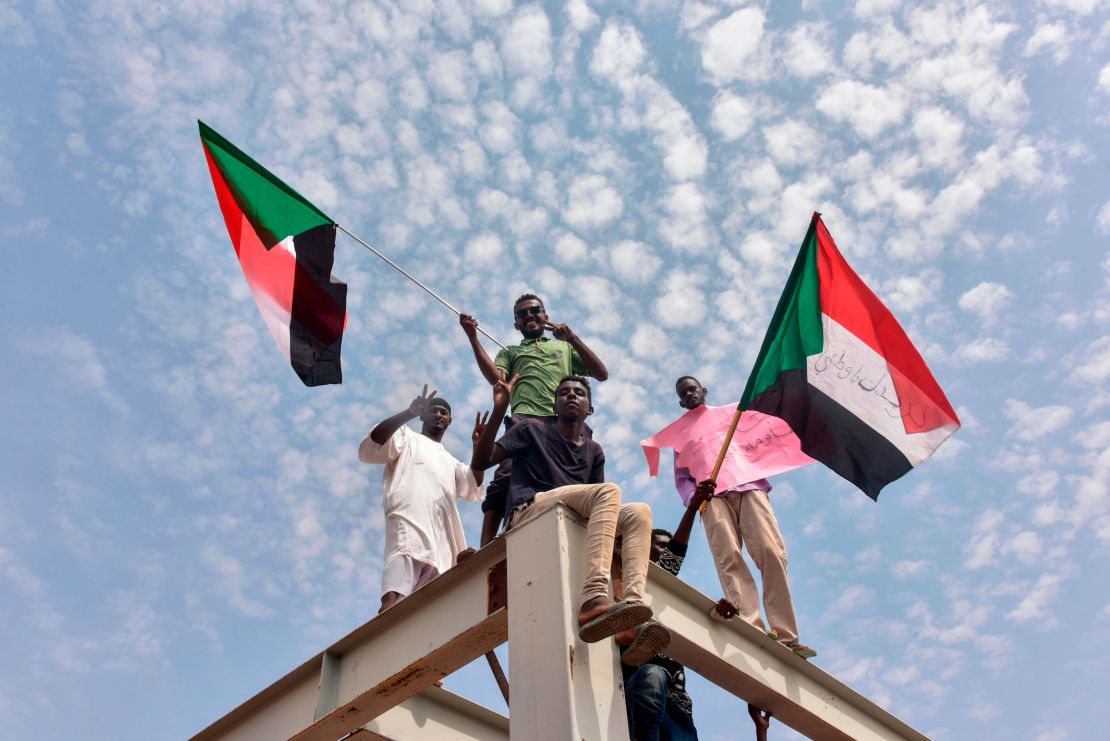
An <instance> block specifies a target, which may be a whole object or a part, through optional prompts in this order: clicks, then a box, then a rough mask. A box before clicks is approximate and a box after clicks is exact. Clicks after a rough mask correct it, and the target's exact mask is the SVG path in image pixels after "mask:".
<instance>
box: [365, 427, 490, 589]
mask: <svg viewBox="0 0 1110 741" xmlns="http://www.w3.org/2000/svg"><path fill="white" fill-rule="evenodd" d="M358 458H359V460H360V461H362V462H363V463H384V464H385V475H384V477H383V481H382V488H383V490H384V495H383V497H382V504H383V505H384V507H385V558H387V559H388V558H389V557H390V556H393V555H396V554H402V555H406V556H410V557H412V558H414V559H416V560H417V561H422V562H424V563H427V564H431V565H432V566H435V567H436V569H437V570H438V571H439V572H440V573H441V574H442V573H443V572H444V571H447V569H449V568H451V567H452V566H454V565H455V559H456V557H457V556H458V555H459V552H460V551H462V550H463V549H465V548H466V537H465V536H464V535H463V529H462V521H461V520H460V519H459V510H458V508H457V507H456V506H455V500H456V499H457V498H461V499H466V500H469V501H474V502H476V501H479V500H481V498H482V487H481V486H479V485H478V482H477V481H476V480H475V479H474V473H473V471H471V469H470V466H469V465H468V464H465V463H460V462H459V460H458V459H456V458H455V457H454V456H453V455H451V454H450V453H448V452H447V449H446V448H444V447H443V445H442V444H441V443H437V442H434V441H433V440H431V439H429V438H428V437H426V436H424V435H422V434H420V433H419V432H414V431H413V430H412V429H410V428H409V427H408V426H407V425H401V427H400V428H398V430H397V431H396V432H395V433H393V436H392V437H390V438H389V440H387V441H386V442H385V444H383V445H379V444H378V443H376V442H374V441H373V440H371V439H370V436H369V435H367V436H366V439H365V440H363V441H362V444H361V445H359V447H358Z"/></svg>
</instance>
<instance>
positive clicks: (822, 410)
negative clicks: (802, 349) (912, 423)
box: [748, 370, 913, 500]
mask: <svg viewBox="0 0 1110 741" xmlns="http://www.w3.org/2000/svg"><path fill="white" fill-rule="evenodd" d="M748 408H749V409H754V410H756V411H759V412H763V413H764V414H771V415H774V416H776V417H779V418H780V419H782V420H785V421H786V423H787V424H789V425H790V429H792V430H794V434H795V435H797V436H798V437H799V439H801V441H802V450H803V451H804V452H805V454H806V455H808V456H809V457H810V458H813V459H814V460H818V461H820V462H822V463H824V464H825V465H826V466H828V467H829V468H831V469H832V470H833V471H834V472H835V473H836V474H838V475H839V476H841V477H843V478H845V479H847V480H848V481H851V482H852V483H853V484H855V485H856V486H858V487H859V488H860V489H861V490H862V491H863V492H864V493H865V494H867V496H869V497H871V498H872V499H875V500H878V498H879V492H880V491H881V490H882V488H883V487H884V486H886V485H887V484H889V483H890V482H891V481H894V480H895V479H898V478H901V477H902V476H904V475H905V474H906V473H908V472H909V471H910V469H912V468H913V466H911V465H910V462H909V459H908V458H906V456H905V455H904V454H903V453H902V451H901V450H899V449H898V448H897V447H896V446H895V445H894V444H893V443H891V442H890V441H889V440H887V439H886V438H885V437H883V436H882V435H880V434H879V433H878V432H876V431H875V429H874V428H872V427H871V426H870V425H868V424H867V423H865V422H864V421H863V420H861V419H860V418H859V417H857V416H856V415H854V414H852V413H851V412H850V411H848V410H847V409H845V408H844V407H843V406H841V405H840V404H838V403H837V402H835V401H833V399H832V397H830V396H829V395H828V394H825V393H824V392H822V391H820V390H818V389H816V388H814V387H813V386H811V385H810V384H809V382H808V381H807V380H806V374H805V371H804V370H789V371H783V372H782V373H780V374H779V377H778V379H777V380H776V381H775V383H774V384H772V385H771V386H769V387H768V388H767V389H766V390H765V391H763V393H761V394H760V395H759V396H757V397H755V398H754V399H752V402H751V404H750V405H749V406H748Z"/></svg>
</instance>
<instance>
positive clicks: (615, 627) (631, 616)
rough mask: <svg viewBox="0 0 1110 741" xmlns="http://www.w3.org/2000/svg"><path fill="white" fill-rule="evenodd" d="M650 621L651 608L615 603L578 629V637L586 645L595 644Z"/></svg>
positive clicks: (634, 603) (636, 604) (636, 603)
mask: <svg viewBox="0 0 1110 741" xmlns="http://www.w3.org/2000/svg"><path fill="white" fill-rule="evenodd" d="M650 619H651V608H650V607H648V606H647V605H645V604H641V603H639V602H617V603H616V604H615V605H613V606H612V607H610V608H609V609H608V610H606V611H605V612H603V613H601V614H600V615H598V616H597V617H595V618H594V619H593V620H591V621H590V622H588V623H586V624H585V625H583V626H581V627H580V628H579V629H578V637H579V638H581V639H582V640H583V641H585V642H586V643H597V642H598V641H600V640H601V639H603V638H608V637H609V636H612V635H616V634H617V633H620V632H621V631H622V630H628V629H629V628H635V627H636V626H637V625H639V624H640V623H643V622H645V621H647V620H650Z"/></svg>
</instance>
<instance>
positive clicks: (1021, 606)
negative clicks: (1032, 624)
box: [1006, 574, 1064, 626]
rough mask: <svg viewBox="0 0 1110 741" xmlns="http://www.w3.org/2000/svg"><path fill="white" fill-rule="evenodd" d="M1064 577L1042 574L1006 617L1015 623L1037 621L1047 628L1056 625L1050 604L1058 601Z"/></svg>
mask: <svg viewBox="0 0 1110 741" xmlns="http://www.w3.org/2000/svg"><path fill="white" fill-rule="evenodd" d="M1063 580H1064V577H1063V575H1061V574H1042V575H1041V576H1040V577H1039V578H1038V579H1037V582H1036V583H1035V584H1034V585H1033V587H1032V589H1030V590H1029V591H1028V592H1027V593H1026V594H1025V596H1024V597H1023V598H1022V600H1021V602H1019V603H1018V605H1017V607H1015V608H1014V609H1013V610H1011V611H1010V612H1009V613H1007V614H1006V617H1007V618H1008V619H1010V620H1012V621H1014V622H1015V623H1026V622H1029V621H1030V620H1037V621H1038V622H1039V623H1040V624H1042V625H1045V626H1052V625H1055V623H1056V620H1055V618H1053V617H1052V609H1051V607H1050V603H1051V602H1052V601H1053V600H1055V599H1056V594H1057V593H1058V592H1059V591H1060V584H1061V583H1062V582H1063Z"/></svg>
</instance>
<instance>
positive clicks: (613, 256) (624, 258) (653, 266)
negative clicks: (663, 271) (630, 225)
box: [609, 240, 663, 283]
mask: <svg viewBox="0 0 1110 741" xmlns="http://www.w3.org/2000/svg"><path fill="white" fill-rule="evenodd" d="M609 260H610V262H611V263H612V265H613V271H614V272H615V273H616V274H617V277H619V278H620V279H621V280H624V281H628V282H629V283H646V282H647V281H649V280H651V279H652V278H653V277H654V276H655V274H656V273H657V272H658V271H659V268H660V267H662V265H663V261H662V260H660V259H659V257H657V256H656V255H655V253H654V252H652V251H651V248H650V247H648V246H647V245H646V244H644V243H643V242H636V241H634V240H625V241H623V242H618V243H617V244H615V245H613V246H612V247H610V248H609Z"/></svg>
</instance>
